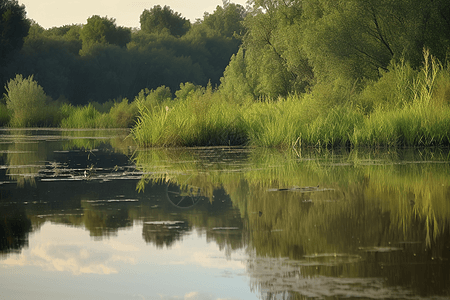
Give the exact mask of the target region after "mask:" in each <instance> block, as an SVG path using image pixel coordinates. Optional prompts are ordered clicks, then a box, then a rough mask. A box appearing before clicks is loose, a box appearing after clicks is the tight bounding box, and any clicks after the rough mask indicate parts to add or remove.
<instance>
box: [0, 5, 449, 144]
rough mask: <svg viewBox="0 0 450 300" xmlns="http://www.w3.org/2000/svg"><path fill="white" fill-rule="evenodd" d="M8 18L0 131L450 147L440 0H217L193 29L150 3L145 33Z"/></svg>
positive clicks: (142, 139)
mask: <svg viewBox="0 0 450 300" xmlns="http://www.w3.org/2000/svg"><path fill="white" fill-rule="evenodd" d="M5 1H6V0H4V2H5ZM6 2H7V3H10V4H11V3H12V4H14V1H6ZM12 4H11V5H12ZM13 6H14V5H13ZM16 9H17V10H18V11H19V12H21V13H22V19H21V20H20V22H19V21H17V22H19V23H20V24H22V25H23V26H25V28H28V32H27V33H26V34H24V33H23V32H22V34H23V36H22V38H23V43H17V45H16V47H17V49H21V51H18V52H14V53H13V52H8V53H9V54H8V55H9V56H8V57H9V58H10V59H9V60H8V61H7V62H8V63H7V64H6V66H7V67H6V68H4V69H2V76H3V77H2V78H3V80H4V81H3V83H4V86H5V97H4V102H3V104H1V105H0V121H1V122H2V124H3V125H4V126H12V127H27V126H28V127H29V126H55V127H63V128H112V127H124V128H131V129H132V135H133V137H134V138H135V139H136V141H137V142H138V144H140V145H141V146H145V147H161V146H165V147H167V146H200V145H201V146H205V145H255V146H263V147H281V148H287V147H297V148H298V147H303V146H314V147H328V148H329V147H349V148H352V147H399V146H400V147H404V146H407V147H409V146H419V147H421V146H448V145H449V144H450V142H449V139H450V133H449V130H450V126H448V125H449V121H450V108H449V105H450V69H449V68H450V66H449V64H448V49H449V46H450V29H449V28H450V27H449V25H448V24H450V21H449V19H448V15H449V12H450V5H449V4H448V3H447V1H425V2H424V1H417V0H402V1H397V2H395V3H391V2H389V1H387V2H382V3H378V2H373V1H369V2H367V1H359V0H354V1H353V0H352V1H347V2H343V3H336V2H335V1H330V0H320V1H289V2H285V1H277V0H272V1H257V0H255V1H250V2H249V5H248V6H247V7H245V8H244V7H242V6H240V5H236V4H233V3H230V2H228V1H224V2H223V6H218V7H217V8H216V10H215V11H214V12H213V13H212V14H205V15H204V17H203V19H202V20H198V21H197V22H196V23H194V24H191V23H190V22H189V21H187V20H186V19H185V18H183V17H182V16H181V15H180V14H179V13H176V12H174V11H172V10H171V9H170V8H169V7H167V6H165V7H164V8H162V7H161V6H155V7H153V8H151V9H149V10H144V12H143V13H142V15H141V18H140V23H141V28H140V29H130V28H123V27H121V26H117V25H116V24H115V20H114V19H111V18H107V17H100V16H92V17H90V18H89V19H88V20H87V23H86V24H80V25H77V24H74V25H67V26H62V27H57V28H50V29H43V28H42V27H40V26H39V24H37V23H35V22H31V21H30V20H27V19H25V18H24V16H23V14H24V12H25V8H24V7H23V6H18V5H17V3H16ZM17 14H18V15H20V13H17ZM5 30H6V29H5ZM16 38H17V37H16ZM19 41H20V39H19ZM5 51H6V50H5ZM5 62H6V61H5ZM68 70H71V71H70V72H69V71H68ZM15 74H22V75H15ZM33 74H34V76H33Z"/></svg>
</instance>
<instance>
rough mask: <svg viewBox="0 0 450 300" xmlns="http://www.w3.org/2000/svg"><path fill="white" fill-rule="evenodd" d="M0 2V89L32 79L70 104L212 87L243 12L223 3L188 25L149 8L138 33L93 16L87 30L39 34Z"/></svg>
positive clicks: (12, 6) (165, 10) (235, 42)
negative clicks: (189, 85)
mask: <svg viewBox="0 0 450 300" xmlns="http://www.w3.org/2000/svg"><path fill="white" fill-rule="evenodd" d="M0 2H1V6H0V7H1V10H2V15H6V13H5V12H10V14H12V16H13V17H12V18H9V19H8V18H7V17H5V16H3V19H2V24H1V25H0V26H1V30H2V32H3V34H2V46H1V48H2V50H1V51H2V57H1V65H2V68H1V71H0V73H1V74H0V75H1V77H0V78H1V82H0V85H1V88H2V89H3V88H4V86H5V85H6V83H7V81H8V80H10V79H11V78H14V77H15V76H16V74H21V75H23V76H24V77H28V76H30V75H33V76H34V79H35V80H36V81H37V82H38V83H39V85H41V86H42V87H43V88H44V90H45V92H46V94H47V95H48V96H50V97H51V98H52V99H54V100H56V99H61V100H65V101H69V102H70V103H71V104H74V105H79V104H82V105H84V104H87V103H89V102H93V101H95V102H99V103H104V102H105V101H108V100H112V99H119V98H129V99H133V98H134V97H135V96H136V95H137V94H138V93H139V91H140V90H142V89H145V88H148V89H156V88H157V87H159V86H161V85H165V86H167V87H169V88H170V89H171V91H175V90H176V89H177V88H178V87H179V85H180V83H182V82H188V81H189V82H192V83H194V84H196V85H203V86H206V84H207V83H208V82H211V83H212V84H213V85H217V84H219V82H220V81H219V80H220V77H221V76H222V74H223V71H224V70H225V67H226V66H227V64H228V62H229V60H230V57H231V55H232V54H234V53H236V52H237V50H238V47H239V45H240V43H241V41H240V39H239V36H241V35H242V34H244V27H243V26H242V24H241V21H242V20H243V18H244V16H245V14H246V11H245V9H244V8H243V7H242V6H240V5H236V4H232V3H229V2H227V1H224V4H223V6H218V7H217V8H216V10H215V11H214V12H213V13H212V14H208V13H205V15H204V17H203V19H202V20H200V19H199V20H197V22H196V23H194V24H191V23H190V21H189V20H186V19H185V18H184V17H182V16H181V15H180V14H179V13H177V12H174V11H173V10H172V9H170V7H168V6H164V7H161V6H159V5H156V6H154V7H153V8H150V9H146V10H144V11H143V12H142V14H141V16H140V29H136V28H126V27H122V26H118V25H117V24H116V22H115V20H114V19H113V18H108V17H101V16H97V15H95V16H92V17H90V18H89V19H87V22H86V24H72V25H64V26H61V27H53V28H50V29H44V28H42V27H41V26H40V25H39V24H38V23H36V22H34V21H31V20H28V19H26V18H25V7H24V6H19V5H18V3H17V1H15V0H1V1H0ZM11 27H15V28H16V29H12V28H11ZM19 28H20V29H21V30H18V29H19ZM5 33H6V34H9V35H10V36H9V37H6V39H5ZM13 42H14V43H15V44H14V45H12V44H13ZM8 44H9V45H10V47H8ZM19 50H20V51H19ZM4 52H8V55H3V53H4ZM3 92H4V90H3ZM3 92H2V94H3Z"/></svg>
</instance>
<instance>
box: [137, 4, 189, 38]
mask: <svg viewBox="0 0 450 300" xmlns="http://www.w3.org/2000/svg"><path fill="white" fill-rule="evenodd" d="M140 23H141V30H142V31H143V32H146V33H162V32H164V31H166V32H168V33H169V34H171V35H173V36H176V37H180V36H183V35H184V34H186V32H188V31H189V28H190V27H191V23H190V22H189V20H186V19H185V18H183V17H182V16H181V14H180V13H177V12H174V11H173V10H172V9H170V7H169V6H167V5H165V6H164V8H162V7H161V6H160V5H155V6H154V7H153V8H151V9H150V10H148V9H145V10H144V11H143V12H142V14H141V17H140Z"/></svg>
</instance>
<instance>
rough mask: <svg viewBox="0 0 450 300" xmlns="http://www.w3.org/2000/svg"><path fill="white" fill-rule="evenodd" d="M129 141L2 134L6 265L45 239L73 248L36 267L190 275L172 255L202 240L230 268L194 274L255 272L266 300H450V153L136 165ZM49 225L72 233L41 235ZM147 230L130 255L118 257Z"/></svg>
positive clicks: (42, 256)
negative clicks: (159, 257) (147, 265)
mask: <svg viewBox="0 0 450 300" xmlns="http://www.w3.org/2000/svg"><path fill="white" fill-rule="evenodd" d="M124 137H126V133H122V135H117V134H116V133H111V132H109V133H105V132H96V133H95V134H90V133H88V132H85V131H81V132H80V131H75V132H72V133H71V132H64V131H56V132H38V133H37V132H31V134H24V133H23V132H22V133H21V135H18V134H15V133H14V134H13V133H11V132H7V131H3V135H2V137H1V138H2V141H3V143H2V144H0V146H1V147H2V149H1V152H0V153H1V159H2V160H1V161H2V168H1V169H0V176H1V179H0V181H1V185H0V191H1V193H0V196H1V198H0V204H1V211H0V214H1V216H0V217H1V220H4V222H3V221H2V222H0V223H1V224H0V239H1V248H0V251H1V253H3V254H2V259H3V262H4V264H9V265H14V264H13V262H15V263H16V264H15V265H24V264H25V263H24V262H23V261H22V262H20V263H19V260H20V253H21V251H20V249H23V250H22V251H26V249H28V247H29V244H30V243H29V236H30V233H33V234H36V235H41V234H43V233H45V234H47V235H52V236H53V237H54V239H55V241H65V242H64V243H63V242H61V243H59V242H57V243H54V242H53V243H50V242H49V241H47V242H42V244H40V246H39V248H33V251H32V253H33V255H32V256H28V257H27V258H26V261H27V262H28V264H30V265H33V266H47V267H46V268H47V269H51V270H53V271H59V272H71V273H72V274H77V275H82V274H103V275H106V274H120V273H122V272H124V270H126V269H128V268H133V269H135V268H138V267H137V266H138V265H139V264H140V261H142V260H145V259H146V258H145V257H147V255H143V254H141V251H142V246H140V243H143V244H144V245H145V247H151V249H153V248H154V249H157V250H155V251H163V252H165V253H170V255H171V256H166V257H165V258H166V259H167V260H168V261H167V263H168V264H172V265H186V263H183V262H181V261H176V259H175V256H174V255H175V254H174V253H178V252H177V251H187V249H185V248H184V247H185V245H187V244H188V243H189V241H190V240H192V239H193V234H195V235H197V236H198V237H199V239H201V240H203V241H204V242H206V243H207V245H215V247H218V251H221V253H222V254H221V257H222V258H224V259H225V260H224V261H223V262H221V263H220V264H218V260H217V259H218V258H217V254H209V256H208V254H207V251H206V248H205V250H204V251H203V252H202V251H201V250H199V251H197V252H196V254H195V255H194V254H192V256H191V258H189V260H190V261H192V262H194V261H195V262H196V264H197V267H198V266H199V265H200V266H201V268H208V266H212V265H216V267H217V268H219V265H220V268H222V269H227V268H229V269H232V270H234V269H236V270H242V269H243V268H245V272H246V276H248V278H249V287H248V289H249V290H250V291H252V293H253V294H254V296H255V297H260V298H263V299H306V298H325V299H327V298H333V299H335V298H349V297H352V298H372V299H373V298H376V299H386V298H392V299H395V298H402V299H412V298H414V299H417V298H420V297H423V298H433V299H434V298H437V297H443V298H445V297H449V296H450V290H449V286H450V271H449V270H450V263H449V260H450V234H449V229H450V225H449V218H450V203H449V201H448V200H449V199H450V184H449V183H450V178H449V177H450V172H449V167H450V166H449V152H448V150H445V151H444V150H439V149H437V150H436V149H433V150H423V151H421V152H420V151H417V150H406V151H404V150H402V151H394V152H376V151H374V152H361V151H352V152H346V151H342V152H339V151H337V152H331V151H316V150H313V151H309V152H305V151H304V152H303V153H295V152H294V153H291V152H279V151H276V150H260V149H248V148H242V149H241V148H200V149H159V150H145V151H144V150H139V151H137V150H136V148H134V146H133V145H132V144H130V141H128V140H127V139H124ZM48 224H54V225H64V227H57V229H55V228H53V226H50V227H51V228H52V230H54V231H53V232H44V231H45V230H50V227H49V226H48ZM80 229H81V231H80ZM136 230H138V231H139V232H137V234H136V235H133V237H135V238H136V240H134V241H133V243H122V244H119V243H118V241H119V240H121V234H123V233H124V232H125V233H126V232H133V233H135V232H136ZM86 231H87V232H88V234H86V233H85V232H86ZM75 236H78V237H79V239H80V240H82V242H76V241H75ZM86 236H87V237H88V240H86ZM71 237H73V240H71ZM89 239H92V240H93V241H95V243H97V244H89V243H90V242H89ZM71 241H72V242H71ZM98 243H102V245H103V246H104V245H105V244H108V245H111V244H114V243H116V244H115V245H114V247H113V248H111V250H108V251H106V252H105V251H102V250H101V248H102V247H99V245H100V244H98ZM87 244H89V245H90V246H89V248H86V247H87V246H86V245H87ZM125 245H126V246H125ZM30 247H33V245H30ZM103 249H105V248H104V247H103ZM108 249H109V248H108ZM116 250H118V251H119V252H116ZM131 253H135V254H136V255H131ZM137 253H140V254H139V255H138V254H137ZM152 253H154V252H152ZM211 253H212V252H211ZM236 253H240V254H239V259H236V258H235V255H236ZM243 253H245V254H243ZM148 255H149V256H151V255H152V254H148ZM192 257H195V259H194V258H192ZM22 259H25V258H23V257H22ZM186 259H187V258H186ZM0 264H1V261H0ZM49 266H52V267H49ZM227 272H229V271H227ZM171 274H172V275H170V276H175V275H174V274H173V273H171ZM226 274H231V275H225V277H227V278H228V277H231V278H239V276H240V275H237V274H238V273H226ZM222 275H223V274H222ZM222 275H220V276H222ZM220 276H219V277H220ZM123 280H127V279H123ZM128 280H132V279H131V278H130V279H128ZM199 292H201V291H199ZM240 298H241V297H237V299H240Z"/></svg>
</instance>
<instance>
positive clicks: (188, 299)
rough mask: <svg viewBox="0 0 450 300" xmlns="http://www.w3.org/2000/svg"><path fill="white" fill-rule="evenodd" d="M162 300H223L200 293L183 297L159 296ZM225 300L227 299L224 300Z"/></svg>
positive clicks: (191, 293)
mask: <svg viewBox="0 0 450 300" xmlns="http://www.w3.org/2000/svg"><path fill="white" fill-rule="evenodd" d="M159 297H160V299H161V300H176V299H177V300H181V299H183V300H221V299H218V298H214V297H213V296H212V295H209V294H202V293H199V292H189V293H187V294H185V295H184V297H183V296H166V295H159ZM222 300H225V299H222Z"/></svg>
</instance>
